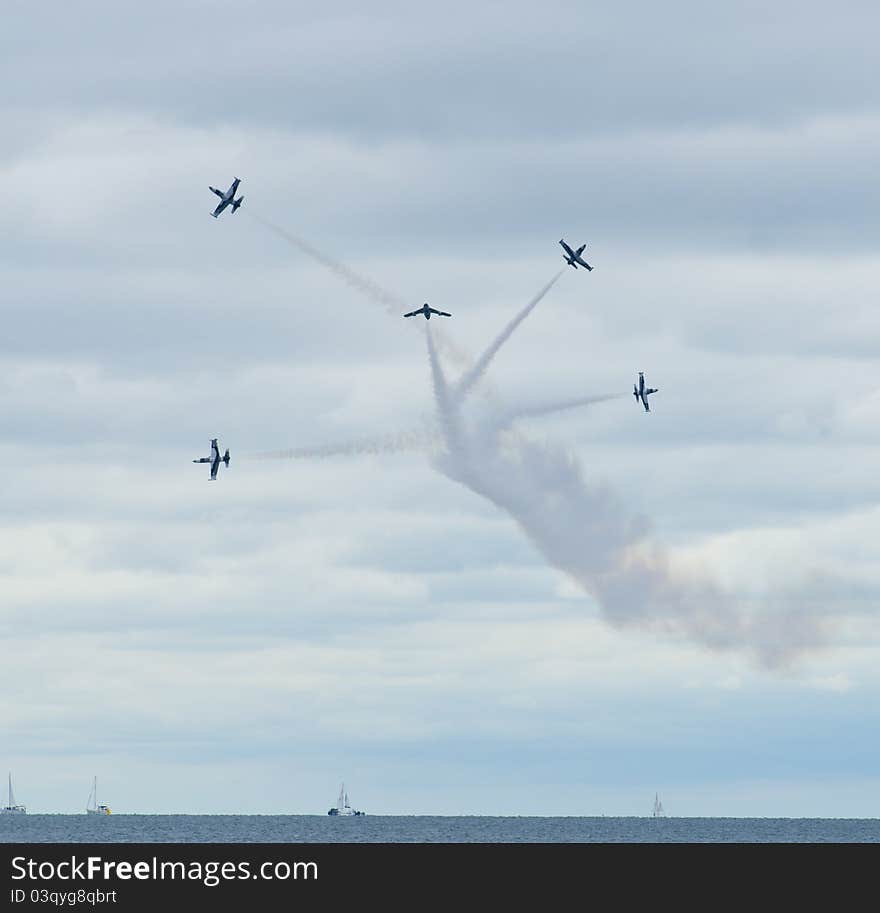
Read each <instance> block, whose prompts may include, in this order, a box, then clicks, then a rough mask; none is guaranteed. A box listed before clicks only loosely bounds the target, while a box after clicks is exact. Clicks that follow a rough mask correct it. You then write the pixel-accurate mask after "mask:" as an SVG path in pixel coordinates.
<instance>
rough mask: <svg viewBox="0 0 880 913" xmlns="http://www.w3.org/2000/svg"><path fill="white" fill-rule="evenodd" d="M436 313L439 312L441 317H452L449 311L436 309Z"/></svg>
mask: <svg viewBox="0 0 880 913" xmlns="http://www.w3.org/2000/svg"><path fill="white" fill-rule="evenodd" d="M434 313H435V314H439V315H440V316H441V317H451V316H452V314H450V313H448V312H447V311H434Z"/></svg>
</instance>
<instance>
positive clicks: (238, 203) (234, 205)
mask: <svg viewBox="0 0 880 913" xmlns="http://www.w3.org/2000/svg"><path fill="white" fill-rule="evenodd" d="M243 199H244V196H240V197H239V198H238V199H237V200H233V201H232V211H233V212H235V210H236V209H238V207H239V206H241V201H242V200H243Z"/></svg>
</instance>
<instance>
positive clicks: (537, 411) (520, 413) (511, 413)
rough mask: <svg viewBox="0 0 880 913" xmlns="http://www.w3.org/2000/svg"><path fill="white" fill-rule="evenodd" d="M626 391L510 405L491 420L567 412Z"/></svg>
mask: <svg viewBox="0 0 880 913" xmlns="http://www.w3.org/2000/svg"><path fill="white" fill-rule="evenodd" d="M625 396H629V394H628V393H603V394H599V395H598V396H579V397H577V398H575V399H563V400H555V401H552V402H549V403H534V404H533V405H531V406H511V407H509V408H508V409H506V410H505V411H503V412H500V413H498V414H496V415H494V416H491V421H493V422H495V423H496V424H497V425H509V424H510V423H511V422H513V421H515V420H516V419H520V418H538V417H540V416H544V415H554V414H555V413H557V412H567V411H568V410H569V409H580V408H582V407H584V406H593V405H595V404H596V403H607V402H609V401H610V400H613V399H622V398H623V397H625Z"/></svg>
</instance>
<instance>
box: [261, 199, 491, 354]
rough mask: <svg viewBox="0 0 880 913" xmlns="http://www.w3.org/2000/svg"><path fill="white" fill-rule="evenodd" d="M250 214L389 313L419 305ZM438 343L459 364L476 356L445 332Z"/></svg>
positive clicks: (409, 309)
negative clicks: (453, 340)
mask: <svg viewBox="0 0 880 913" xmlns="http://www.w3.org/2000/svg"><path fill="white" fill-rule="evenodd" d="M247 213H248V215H249V216H250V217H251V218H252V219H254V220H255V221H256V222H259V223H260V225H262V226H263V227H264V228H268V229H269V231H271V232H274V233H275V234H276V235H278V237H280V238H282V239H283V240H285V241H287V243H288V244H291V245H292V246H293V247H295V248H296V249H297V250H299V251H300V252H301V253H304V254H305V255H306V256H308V257H311V258H312V259H313V260H314V261H315V262H316V263H319V264H321V266H323V267H325V268H326V269H328V270H330V272H331V273H333V274H334V275H335V276H336V277H338V278H339V279H342V281H343V282H345V283H346V284H347V285H348V286H350V287H351V288H353V289H355V291H358V292H360V293H361V294H362V295H364V296H365V297H366V298H369V299H370V300H371V301H373V302H374V303H376V304H380V305H382V306H383V307H384V309H385V312H386V313H387V314H390V315H393V316H402V315H403V313H404V312H406V311H411V310H413V309H414V308H415V305H414V304H413V302H412V301H406V300H405V299H404V298H402V297H401V296H400V295H397V294H395V293H394V292H390V291H388V290H387V289H384V288H383V287H382V286H381V285H379V284H378V283H376V282H374V281H373V280H372V279H368V278H367V277H366V276H362V275H360V274H359V273H357V272H355V271H354V270H353V269H351V268H350V267H348V266H346V265H345V264H344V263H340V261H339V260H336V259H334V258H333V257H331V256H330V255H329V254H326V253H324V252H323V251H321V250H319V249H318V248H317V247H315V246H314V245H313V244H310V243H309V242H308V241H306V240H304V239H303V238H301V237H299V236H298V235H295V234H293V233H292V232H290V231H288V230H287V229H286V228H282V227H281V226H280V225H276V224H275V223H274V222H272V221H271V220H269V219H266V218H264V217H263V216H261V215H260V214H259V213H257V212H254V210H253V209H252V208H251V209H248V210H247ZM414 319H417V318H410V319H409V320H407V321H406V323H411V322H412V320H414ZM436 335H437V343H438V345H440V346H441V347H442V349H443V351H444V352H445V353H446V355H448V356H449V358H451V359H452V360H453V361H454V362H456V363H457V364H462V365H465V364H471V363H472V362H473V359H472V358H471V357H470V356H469V355H468V354H467V352H465V351H464V350H463V349H461V348H460V347H459V346H458V345H456V344H455V343H453V342H452V340H451V339H449V338H448V337H447V336H446V335H445V334H444V333H442V331H438V332H437V334H436Z"/></svg>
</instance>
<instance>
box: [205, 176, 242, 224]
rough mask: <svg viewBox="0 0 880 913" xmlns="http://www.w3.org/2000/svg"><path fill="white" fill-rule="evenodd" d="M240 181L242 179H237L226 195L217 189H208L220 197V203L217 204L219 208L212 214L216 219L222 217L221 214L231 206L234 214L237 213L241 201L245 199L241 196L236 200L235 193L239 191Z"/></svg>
mask: <svg viewBox="0 0 880 913" xmlns="http://www.w3.org/2000/svg"><path fill="white" fill-rule="evenodd" d="M240 180H241V179H240V178H236V179H235V180H234V181H233V182H232V185H231V186H230V188H229V190H227V191H226V193H223V191H222V190H218V189H217V188H216V187H208V190H210V191H211V192H212V193H216V194H217V196H218V197H220V202H219V203H218V204H217V208H216V209H215V210H214V211H213V212H212V213H211V215H212V216H213V217H214V218H215V219H216V218H217V216H219V215H220V213H221V212H223V210H224V209H226V207H227V206H229V205H231V206H232V211H233V212H235V210H236V209H238V207H239V206H241V201H242V200H243V199H244V197H243V196H240V197H239V198H238V199H237V200H236V199H235V191H236V190H238V185H239V182H240Z"/></svg>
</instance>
